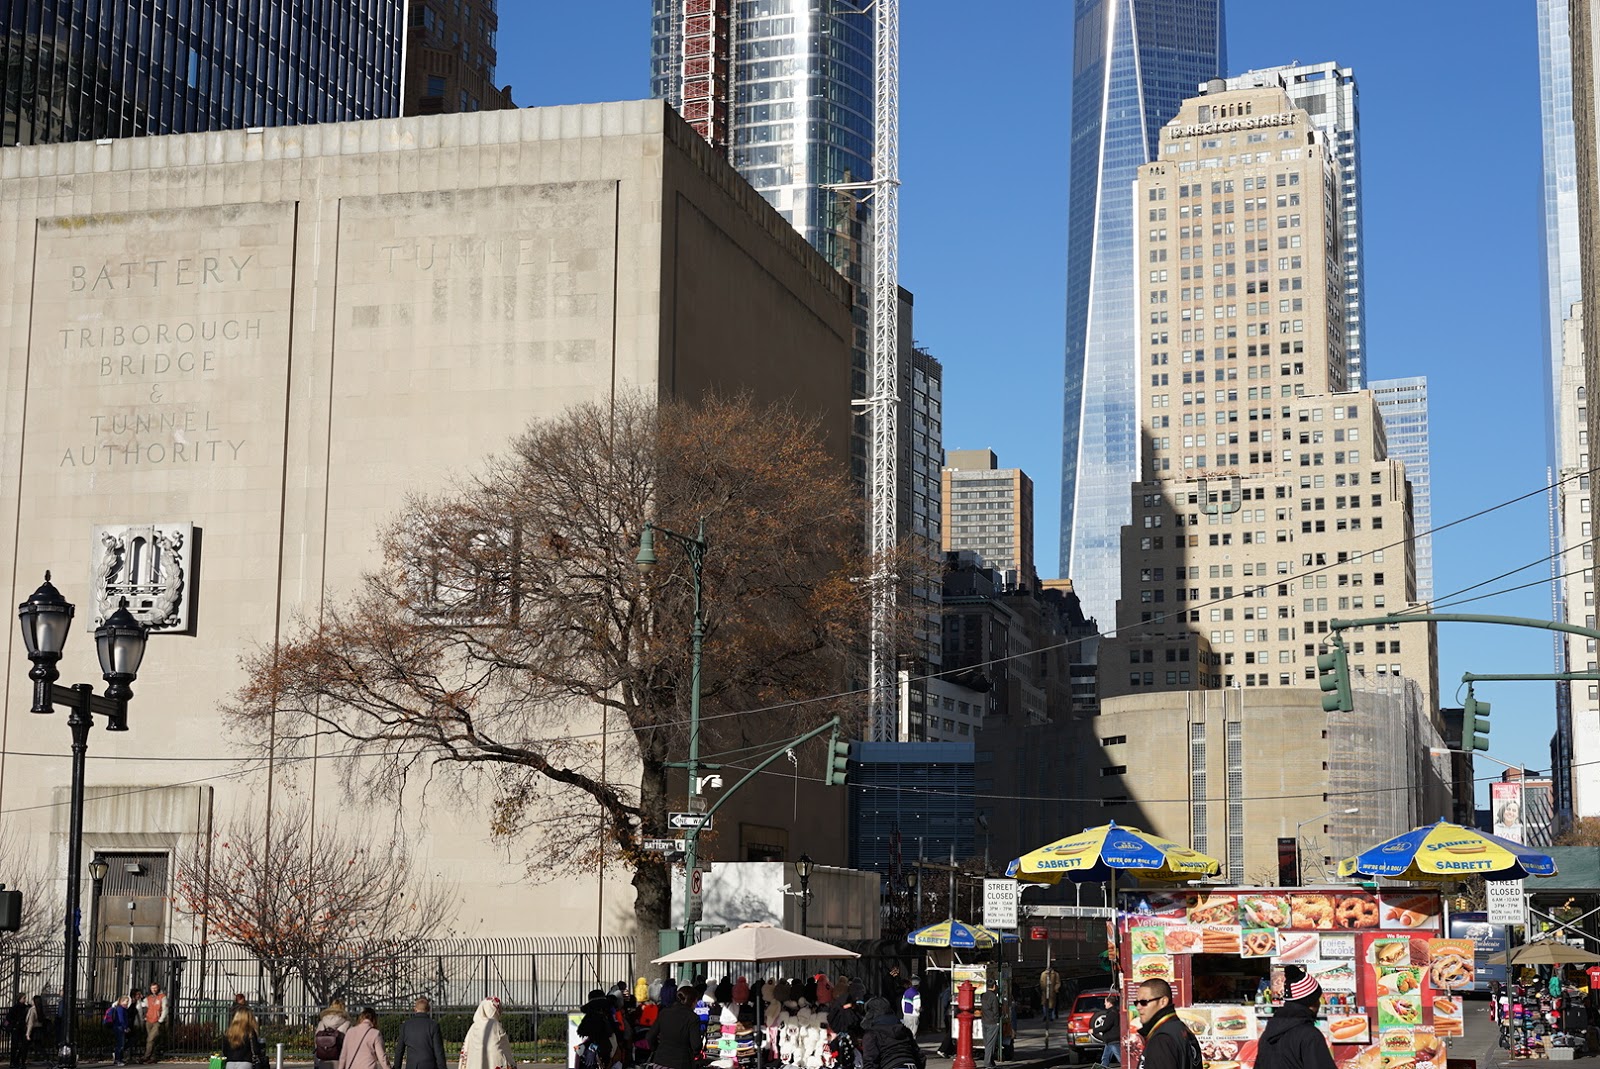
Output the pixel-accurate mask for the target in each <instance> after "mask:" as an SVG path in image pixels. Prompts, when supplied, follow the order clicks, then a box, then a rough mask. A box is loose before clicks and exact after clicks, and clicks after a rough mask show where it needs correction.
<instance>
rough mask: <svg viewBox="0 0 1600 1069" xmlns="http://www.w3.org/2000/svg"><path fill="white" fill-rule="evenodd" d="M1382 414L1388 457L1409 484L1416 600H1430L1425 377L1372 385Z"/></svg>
mask: <svg viewBox="0 0 1600 1069" xmlns="http://www.w3.org/2000/svg"><path fill="white" fill-rule="evenodd" d="M1371 390H1372V397H1373V400H1375V401H1377V402H1378V411H1380V412H1382V413H1383V429H1384V434H1385V436H1386V437H1387V438H1388V442H1389V456H1390V457H1392V458H1394V459H1395V460H1399V461H1403V462H1404V463H1405V466H1406V481H1407V482H1409V483H1410V484H1411V526H1412V530H1414V531H1415V532H1416V566H1417V600H1418V601H1421V602H1431V601H1432V600H1433V535H1431V534H1429V533H1428V532H1430V531H1432V530H1433V479H1432V475H1431V473H1430V470H1429V469H1430V467H1431V465H1430V462H1429V459H1428V457H1429V448H1428V380H1427V379H1426V378H1423V377H1421V376H1418V377H1414V378H1407V379H1381V380H1379V381H1377V382H1374V383H1372V385H1371Z"/></svg>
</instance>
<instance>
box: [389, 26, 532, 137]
mask: <svg viewBox="0 0 1600 1069" xmlns="http://www.w3.org/2000/svg"><path fill="white" fill-rule="evenodd" d="M409 21H410V25H409V26H408V27H407V29H406V72H405V114H407V115H444V114H451V113H454V112H462V111H500V110H503V109H505V108H513V107H516V105H515V104H513V103H512V101H511V87H510V86H506V87H505V88H498V87H497V86H496V84H495V80H494V70H495V60H496V57H497V56H498V52H497V50H496V38H497V35H498V34H499V31H500V15H499V12H498V11H497V10H496V7H495V0H412V2H411V16H410V20H409Z"/></svg>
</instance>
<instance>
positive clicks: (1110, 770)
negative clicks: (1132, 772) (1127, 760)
mask: <svg viewBox="0 0 1600 1069" xmlns="http://www.w3.org/2000/svg"><path fill="white" fill-rule="evenodd" d="M1127 771H1128V766H1127V765H1106V766H1105V767H1104V768H1102V769H1101V770H1100V774H1101V775H1102V776H1121V775H1124V774H1125V773H1126V772H1127Z"/></svg>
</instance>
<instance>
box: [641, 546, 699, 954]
mask: <svg viewBox="0 0 1600 1069" xmlns="http://www.w3.org/2000/svg"><path fill="white" fill-rule="evenodd" d="M657 534H661V535H665V536H666V537H667V538H670V539H672V540H673V541H674V542H677V543H678V544H679V545H681V546H682V547H683V551H684V553H685V554H686V555H687V556H688V558H689V571H690V575H691V576H692V578H693V581H694V626H693V628H692V629H691V630H690V632H689V635H690V662H689V761H688V764H687V766H686V767H687V769H688V773H689V811H690V812H694V799H695V798H696V796H698V795H699V793H700V651H701V647H702V646H703V645H704V644H705V637H706V621H705V614H704V613H703V612H702V606H701V594H702V589H703V571H704V568H705V560H706V522H705V520H701V521H700V526H699V529H698V530H697V532H696V533H695V534H693V535H686V534H679V533H678V532H676V531H670V530H668V529H667V528H665V527H657V526H656V525H655V524H653V523H649V522H646V523H645V525H644V530H643V531H642V532H640V535H639V554H638V556H636V557H635V558H634V564H635V565H636V566H637V567H638V569H639V571H641V572H648V571H650V570H651V569H652V568H654V567H655V566H656V539H655V536H656V535H657ZM683 838H684V861H683V864H684V868H683V945H684V946H689V945H690V944H692V943H693V942H694V920H693V917H692V914H691V910H690V898H691V895H692V892H693V883H694V867H695V848H696V847H697V846H698V845H699V840H700V828H699V826H698V825H696V826H695V827H692V828H687V829H685V831H684V837H683Z"/></svg>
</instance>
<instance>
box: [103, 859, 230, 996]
mask: <svg viewBox="0 0 1600 1069" xmlns="http://www.w3.org/2000/svg"><path fill="white" fill-rule="evenodd" d="M104 886H105V881H104V880H95V881H94V882H93V886H92V887H91V888H90V891H89V895H90V898H89V1002H90V1003H91V1004H92V1003H93V1002H94V1000H95V980H96V977H97V974H98V973H99V971H100V969H99V965H100V954H99V949H100V889H101V888H102V887H104ZM202 945H203V944H202Z"/></svg>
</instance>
